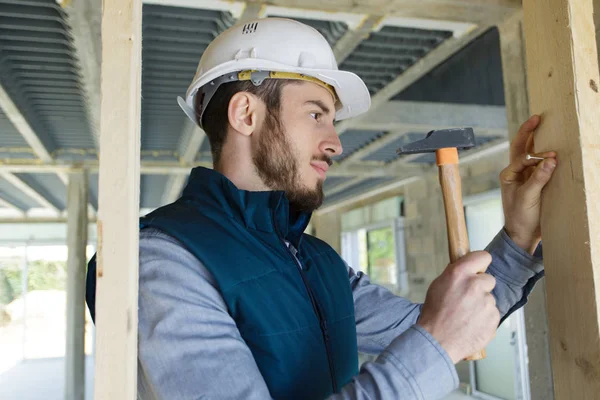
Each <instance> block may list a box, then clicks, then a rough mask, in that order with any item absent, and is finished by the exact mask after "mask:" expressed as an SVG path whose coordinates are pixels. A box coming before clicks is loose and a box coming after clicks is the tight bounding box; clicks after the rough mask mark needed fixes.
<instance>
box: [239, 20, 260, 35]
mask: <svg viewBox="0 0 600 400" xmlns="http://www.w3.org/2000/svg"><path fill="white" fill-rule="evenodd" d="M256 28H258V22H253V23H251V24H246V25H244V27H243V28H242V35H246V34H248V33H254V32H256Z"/></svg>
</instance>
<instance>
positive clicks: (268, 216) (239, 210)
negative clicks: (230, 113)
mask: <svg viewBox="0 0 600 400" xmlns="http://www.w3.org/2000/svg"><path fill="white" fill-rule="evenodd" d="M186 197H191V198H196V199H201V200H208V201H209V202H210V203H212V204H213V205H215V206H217V207H219V208H221V209H222V211H224V212H225V213H226V214H228V215H229V216H230V217H232V218H234V219H236V220H238V221H240V222H242V223H244V224H245V226H246V227H247V228H249V229H255V230H260V231H264V232H269V233H270V232H277V233H278V234H279V235H281V236H282V237H283V238H284V239H286V240H287V241H289V242H290V243H291V244H292V245H293V246H294V247H296V248H298V246H299V245H300V240H301V238H302V233H303V232H304V230H305V229H306V227H307V225H308V223H309V221H310V217H311V213H308V212H296V211H294V210H291V209H290V208H291V207H290V203H289V201H288V199H287V197H286V195H285V192H283V191H262V192H253V191H248V190H240V189H238V188H237V187H236V186H235V185H234V184H233V182H231V181H230V180H229V179H228V178H227V177H226V176H225V175H223V174H221V173H220V172H217V171H215V170H213V169H209V168H204V167H196V168H194V169H192V172H191V173H190V178H189V180H188V183H187V185H186V187H185V189H184V190H183V195H182V198H186Z"/></svg>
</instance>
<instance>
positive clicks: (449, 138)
mask: <svg viewBox="0 0 600 400" xmlns="http://www.w3.org/2000/svg"><path fill="white" fill-rule="evenodd" d="M474 146H475V135H474V134H473V129H472V128H459V129H442V130H436V131H431V132H429V133H428V134H427V137H426V138H425V139H423V140H418V141H416V142H413V143H409V144H407V145H404V146H402V147H400V148H399V149H398V151H397V153H398V154H416V153H432V152H435V158H436V162H437V165H438V167H439V170H440V184H441V186H442V195H443V197H444V209H445V210H446V227H447V230H448V248H449V250H450V262H451V263H453V262H455V261H457V260H458V259H459V258H461V257H463V256H464V255H466V254H467V253H468V252H469V251H470V246H469V237H468V235H467V225H466V222H465V212H464V208H463V199H462V186H461V180H460V172H459V169H458V149H468V148H471V147H474ZM483 358H485V350H482V351H481V352H479V353H477V354H474V355H472V356H470V357H468V358H467V360H480V359H483Z"/></svg>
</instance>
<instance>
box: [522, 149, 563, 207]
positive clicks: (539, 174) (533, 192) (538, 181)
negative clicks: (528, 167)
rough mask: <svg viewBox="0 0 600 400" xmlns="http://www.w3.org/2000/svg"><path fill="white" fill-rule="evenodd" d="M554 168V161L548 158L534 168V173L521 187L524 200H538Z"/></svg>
mask: <svg viewBox="0 0 600 400" xmlns="http://www.w3.org/2000/svg"><path fill="white" fill-rule="evenodd" d="M555 168H556V160H555V159H553V158H548V159H546V160H544V161H542V162H540V163H539V164H538V166H537V167H535V171H533V173H532V174H531V176H530V177H529V179H528V180H527V182H525V184H524V185H523V186H522V190H523V192H524V193H523V197H524V198H525V199H534V198H538V197H539V196H540V194H541V192H542V189H543V188H544V186H546V184H547V183H548V181H549V180H550V178H552V173H553V172H554V169H555Z"/></svg>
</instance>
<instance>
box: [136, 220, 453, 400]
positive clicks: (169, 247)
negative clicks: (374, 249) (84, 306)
mask: <svg viewBox="0 0 600 400" xmlns="http://www.w3.org/2000/svg"><path fill="white" fill-rule="evenodd" d="M365 282H366V281H365ZM382 295H384V294H383V293H382ZM385 296H387V295H385ZM365 318H366V319H368V318H369V317H368V316H365ZM408 323H409V320H407V321H406V324H408ZM411 325H412V326H407V327H406V328H405V329H404V332H403V333H402V334H400V335H397V336H398V337H397V338H395V339H394V340H393V341H391V343H390V344H389V346H387V348H385V349H384V350H383V351H382V352H381V354H380V355H379V356H378V357H377V359H376V360H375V361H373V362H369V363H365V364H364V365H363V367H362V368H361V371H360V373H359V374H358V375H356V376H355V377H354V378H353V379H352V382H351V383H349V384H348V385H346V386H344V387H343V388H341V390H340V392H339V393H336V394H334V395H333V396H332V397H331V399H336V400H355V399H356V400H362V399H380V398H395V399H400V400H416V399H420V400H421V399H433V398H439V397H441V396H443V395H445V394H447V393H449V392H451V391H452V390H453V389H455V388H456V387H458V376H457V374H456V370H455V368H454V365H453V363H452V361H451V360H450V358H449V357H448V355H447V354H446V353H445V351H444V350H443V349H442V348H441V347H440V345H439V344H438V343H437V342H436V341H435V339H434V338H433V337H431V335H429V333H427V331H425V330H424V329H422V328H420V327H418V326H416V325H414V324H411ZM138 340H139V344H138V347H139V353H138V357H139V369H138V393H139V395H140V396H139V397H140V398H141V399H144V400H145V399H161V400H162V399H169V400H171V399H173V400H179V399H186V400H187V399H190V400H192V399H194V400H196V399H206V400H212V399H242V398H243V399H270V398H271V396H270V394H269V391H268V388H267V385H266V383H265V381H264V379H263V377H262V375H261V374H260V370H259V369H258V366H257V364H256V362H255V361H254V358H253V356H252V353H251V351H250V349H249V348H248V346H247V345H246V343H245V342H244V340H243V339H242V337H241V335H240V333H239V330H238V329H237V326H236V324H235V321H234V320H233V319H232V318H231V316H230V315H229V313H228V311H227V306H226V304H225V302H224V300H223V298H222V296H221V295H220V293H219V291H218V289H217V287H216V284H215V281H214V278H213V277H212V275H211V274H210V272H208V270H207V269H206V268H205V267H204V266H203V265H202V264H201V263H200V262H199V261H198V260H197V259H196V258H195V257H194V256H193V255H192V254H191V253H189V252H188V251H187V250H185V249H184V248H183V247H182V246H181V245H180V244H179V243H178V242H177V241H176V240H175V239H173V238H171V237H170V236H168V235H166V234H164V233H162V232H160V231H158V230H153V229H146V230H143V231H142V233H141V237H140V287H139V331H138Z"/></svg>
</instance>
